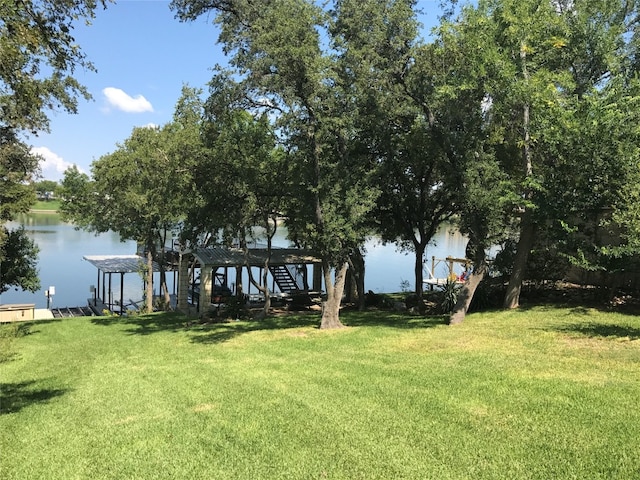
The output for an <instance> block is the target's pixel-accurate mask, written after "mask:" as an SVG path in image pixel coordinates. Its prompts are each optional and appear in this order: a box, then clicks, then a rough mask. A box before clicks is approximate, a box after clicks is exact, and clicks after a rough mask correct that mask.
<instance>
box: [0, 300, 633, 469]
mask: <svg viewBox="0 0 640 480" xmlns="http://www.w3.org/2000/svg"><path fill="white" fill-rule="evenodd" d="M342 318H343V321H344V322H345V323H346V324H348V325H349V328H345V329H341V330H336V331H321V330H319V329H318V328H317V325H318V317H317V316H306V315H301V316H289V317H282V318H275V319H271V320H268V321H266V322H262V323H260V322H233V323H229V324H220V325H190V324H188V321H187V319H186V318H184V317H181V316H179V315H175V314H155V315H151V316H141V317H132V318H124V319H120V318H113V317H111V318H76V319H65V320H60V321H52V322H47V323H37V324H34V325H33V326H32V327H31V329H30V333H29V334H28V335H24V336H20V335H17V336H16V338H12V340H11V342H10V345H8V344H6V345H5V347H7V348H9V349H10V353H9V354H7V355H5V356H4V359H5V361H3V362H2V363H0V382H1V384H2V385H1V388H2V391H1V402H2V403H1V405H0V409H1V414H0V435H1V440H0V442H1V443H0V477H1V478H3V479H134V478H135V479H280V478H282V479H324V478H329V479H398V478H404V479H503V478H509V479H516V478H517V479H525V478H532V479H533V478H535V479H597V478H601V479H613V478H618V479H632V478H640V442H639V439H640V341H639V340H640V320H639V319H638V318H637V317H635V316H632V315H624V314H617V313H602V312H598V311H595V310H587V309H568V308H567V309H565V308H545V307H539V308H534V309H530V310H523V311H517V312H493V313H483V314H476V315H471V316H469V317H468V319H467V321H466V322H465V324H463V325H461V326H457V327H449V326H446V325H444V324H443V320H442V319H440V318H427V319H421V318H416V317H408V316H401V315H392V314H388V313H381V312H370V313H365V314H358V313H345V314H343V316H342ZM4 328H5V329H7V328H12V327H4ZM15 331H16V329H15V327H13V330H11V331H10V332H9V333H11V332H15ZM22 333H24V330H22ZM10 336H11V335H10Z"/></svg>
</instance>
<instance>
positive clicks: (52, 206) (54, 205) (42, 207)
mask: <svg viewBox="0 0 640 480" xmlns="http://www.w3.org/2000/svg"><path fill="white" fill-rule="evenodd" d="M59 208H60V201H59V200H49V201H45V200H38V201H36V203H34V204H33V206H32V207H31V209H32V210H37V211H50V212H56V211H57V210H58V209H59Z"/></svg>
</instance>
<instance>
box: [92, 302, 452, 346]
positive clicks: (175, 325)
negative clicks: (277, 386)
mask: <svg viewBox="0 0 640 480" xmlns="http://www.w3.org/2000/svg"><path fill="white" fill-rule="evenodd" d="M340 318H341V320H342V322H343V323H344V324H345V325H346V326H349V327H366V326H369V327H373V326H375V327H389V328H401V329H413V328H431V327H435V326H437V325H446V324H447V322H448V317H446V316H430V317H420V316H414V315H407V314H403V313H394V312H389V311H383V310H380V311H378V310H373V311H367V312H348V311H346V312H343V313H341V314H340ZM91 322H92V323H94V324H95V325H104V326H109V325H117V324H120V325H126V326H127V328H126V329H125V332H126V333H128V334H131V335H151V334H153V333H159V332H184V331H188V332H191V333H193V337H192V342H194V343H222V342H226V341H229V340H231V339H233V338H235V337H238V336H240V335H242V334H245V333H249V332H254V331H260V330H285V329H294V328H301V327H315V328H318V326H319V324H320V315H319V313H317V312H312V313H303V312H296V313H286V314H282V315H272V316H270V317H268V318H266V319H264V320H241V321H235V320H226V321H225V320H220V319H210V320H208V321H200V320H199V319H198V318H194V317H188V316H185V315H183V314H181V313H176V312H167V313H155V314H152V315H134V316H129V317H119V316H111V317H92V319H91Z"/></svg>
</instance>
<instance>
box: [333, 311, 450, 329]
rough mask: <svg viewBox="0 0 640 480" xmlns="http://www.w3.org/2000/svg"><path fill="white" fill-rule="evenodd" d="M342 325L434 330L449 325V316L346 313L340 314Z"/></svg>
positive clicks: (387, 312)
mask: <svg viewBox="0 0 640 480" xmlns="http://www.w3.org/2000/svg"><path fill="white" fill-rule="evenodd" d="M340 319H341V320H342V323H344V324H345V325H347V326H349V327H389V328H402V329H417V328H433V327H436V326H438V325H447V324H448V323H449V316H448V315H432V316H427V317H423V316H417V315H409V314H406V313H394V312H389V311H384V310H371V311H367V312H346V313H344V314H340Z"/></svg>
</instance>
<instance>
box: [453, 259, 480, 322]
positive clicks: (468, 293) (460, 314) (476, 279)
mask: <svg viewBox="0 0 640 480" xmlns="http://www.w3.org/2000/svg"><path fill="white" fill-rule="evenodd" d="M488 271H489V265H488V264H487V259H486V254H485V250H484V248H483V247H477V248H476V251H475V252H474V256H473V270H472V272H471V275H469V278H468V279H467V281H466V282H465V283H464V285H463V286H462V288H461V289H460V291H459V292H458V299H457V301H456V305H455V307H453V312H451V316H450V317H449V325H457V324H460V323H462V322H463V320H464V317H465V316H466V315H467V312H468V311H469V305H471V301H472V300H473V296H474V295H475V293H476V289H477V288H478V285H480V282H482V280H483V279H484V277H485V275H486V274H487V272H488Z"/></svg>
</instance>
